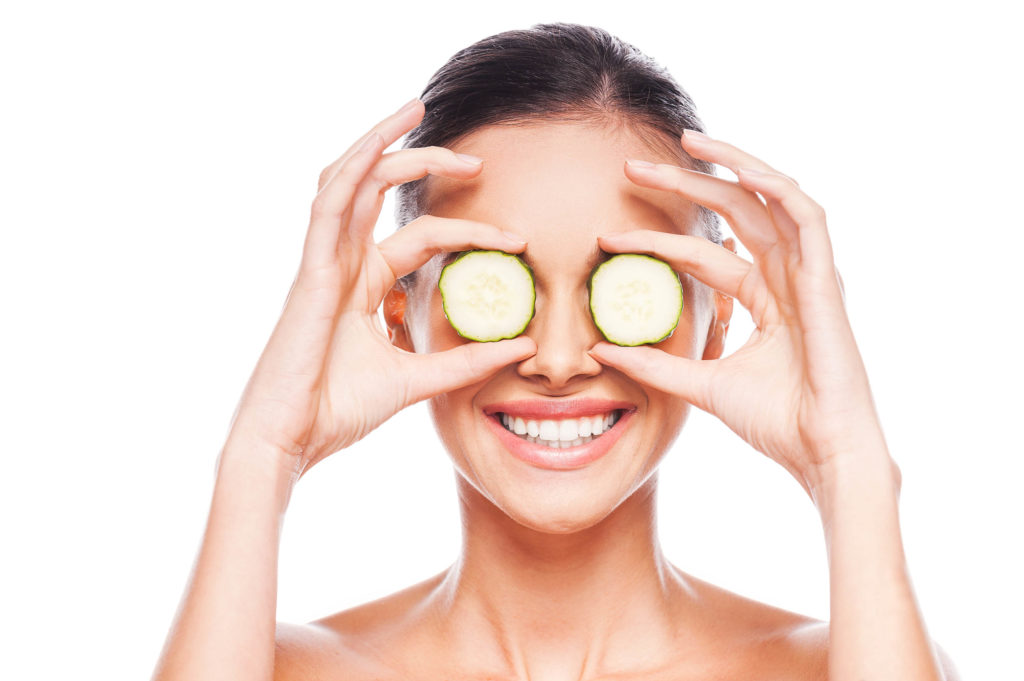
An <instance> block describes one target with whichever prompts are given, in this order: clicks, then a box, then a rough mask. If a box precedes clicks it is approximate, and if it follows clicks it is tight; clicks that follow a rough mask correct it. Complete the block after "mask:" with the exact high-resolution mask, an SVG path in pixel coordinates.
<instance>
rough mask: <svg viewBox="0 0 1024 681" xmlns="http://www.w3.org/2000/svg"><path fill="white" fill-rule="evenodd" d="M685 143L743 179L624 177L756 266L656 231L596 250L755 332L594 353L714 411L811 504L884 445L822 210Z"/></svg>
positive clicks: (756, 165)
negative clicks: (839, 461)
mask: <svg viewBox="0 0 1024 681" xmlns="http://www.w3.org/2000/svg"><path fill="white" fill-rule="evenodd" d="M683 145H684V148H685V150H686V151H687V152H688V153H689V154H690V155H691V156H693V157H695V158H700V159H704V160H707V161H710V162H712V163H716V164H718V165H721V166H724V167H727V168H729V169H731V170H732V171H733V172H735V173H736V174H737V177H738V178H739V182H732V181H729V180H725V179H722V178H718V177H714V176H712V175H708V174H706V173H701V172H697V171H693V170H688V169H684V168H680V167H678V166H674V165H670V164H657V165H655V166H653V167H644V166H642V165H637V164H635V163H628V162H627V163H626V176H627V177H628V178H629V179H630V180H631V181H633V182H634V183H636V184H638V185H640V186H643V187H649V188H652V189H661V190H665V191H670V192H674V193H676V194H679V195H681V196H683V197H684V198H686V199H689V200H690V201H693V202H695V203H697V204H700V205H703V206H706V207H708V208H710V209H711V210H714V211H715V212H716V213H718V214H720V215H722V216H723V217H724V218H725V219H726V220H727V221H728V222H729V224H730V225H731V226H732V228H733V231H734V232H735V233H736V236H737V237H739V239H740V241H742V242H743V244H744V245H745V246H746V247H747V249H748V250H749V251H750V253H751V255H752V256H753V259H754V262H748V261H747V260H745V259H744V258H741V257H740V256H738V255H736V254H735V253H733V252H731V251H730V250H728V249H727V248H724V247H722V246H719V245H718V244H715V243H712V242H710V241H708V240H706V239H704V238H703V237H698V236H689V235H678V234H668V233H664V232H657V231H651V230H636V231H630V232H622V233H616V234H614V235H613V236H607V237H605V236H602V237H600V240H599V245H600V246H601V248H602V249H603V250H605V251H607V252H611V253H648V254H651V255H654V256H656V257H658V258H661V259H663V260H665V261H666V262H668V263H669V264H670V265H671V266H672V267H673V269H675V270H677V271H680V272H687V273H689V274H691V275H693V276H694V277H696V278H697V279H699V280H700V281H702V282H704V283H706V284H707V285H708V286H711V287H712V288H714V289H716V290H718V291H719V292H721V293H724V294H726V295H728V296H731V297H733V298H735V299H736V300H738V301H739V302H740V304H741V305H743V307H744V308H746V309H747V310H748V311H749V312H750V314H751V317H752V318H753V321H754V323H755V324H756V326H757V328H756V329H755V331H754V332H753V334H752V335H751V336H750V339H749V340H748V341H747V342H746V343H745V344H744V345H743V347H741V348H740V349H739V350H737V351H736V352H734V353H732V354H731V355H728V356H726V357H724V358H722V359H715V360H699V359H689V358H684V357H679V356H676V355H673V354H669V353H667V352H665V351H663V350H660V349H658V348H656V347H651V346H640V347H620V346H617V345H613V344H611V343H605V342H601V343H598V344H597V345H595V346H594V348H593V349H592V350H591V355H592V356H593V357H595V358H596V359H597V360H598V361H600V362H601V363H603V364H606V365H609V366H611V367H614V368H616V369H619V370H621V371H623V372H624V373H626V374H627V375H629V376H631V377H633V378H635V379H636V380H639V381H641V382H642V383H645V384H647V385H650V386H652V387H654V388H656V389H658V390H661V391H664V392H668V393H672V394H676V395H679V396H681V397H683V398H684V399H686V400H687V401H688V402H691V403H692V404H694V405H696V406H697V407H699V408H701V409H703V410H704V411H707V412H709V413H711V414H714V415H715V416H717V417H718V418H720V419H721V420H722V421H723V422H724V423H725V424H726V425H727V426H729V428H731V429H732V430H733V431H734V432H736V433H737V434H738V435H739V436H740V437H742V438H743V439H744V440H746V441H747V442H748V443H750V444H751V445H752V446H753V447H754V448H755V449H757V450H758V451H760V452H762V453H763V454H765V455H767V456H768V457H770V458H772V459H773V460H775V461H777V462H778V463H780V464H781V465H783V466H784V467H785V468H786V469H787V470H789V471H790V473H792V474H793V475H794V477H796V479H797V480H798V481H799V482H800V483H801V485H803V487H804V489H806V490H807V491H808V493H809V494H811V496H812V498H815V497H816V495H815V492H814V490H815V488H816V487H817V486H818V483H819V482H820V481H821V479H822V474H823V470H824V467H825V466H827V465H828V464H829V462H830V461H831V460H833V459H834V458H835V457H838V456H841V455H842V454H843V453H844V452H849V453H851V454H852V453H854V452H857V451H860V450H861V449H862V446H863V444H864V443H865V442H866V441H868V442H872V443H875V442H879V441H880V440H879V438H880V437H881V426H880V424H879V422H878V417H877V414H876V411H875V407H874V402H873V400H872V397H871V390H870V387H869V385H868V377H867V373H866V371H865V369H864V363H863V361H862V360H861V357H860V353H859V352H858V350H857V345H856V343H855V341H854V338H853V331H852V330H851V328H850V323H849V320H848V318H847V316H846V308H845V303H844V292H843V286H842V282H841V280H840V278H839V273H838V270H837V269H836V267H835V263H834V261H833V257H832V245H831V243H830V241H829V237H828V231H827V228H826V225H825V213H824V211H823V210H822V208H821V206H819V205H818V204H817V203H815V202H814V201H813V200H812V199H811V198H810V197H809V196H807V194H805V193H804V192H803V191H802V190H801V189H800V188H799V186H798V185H797V183H796V182H795V181H793V180H792V179H791V178H789V177H788V176H786V175H783V174H782V173H780V172H778V171H776V170H775V169H773V168H771V167H770V166H768V165H767V164H766V163H764V162H763V161H760V160H758V159H757V158H754V157H753V156H751V155H750V154H747V153H745V152H743V151H741V150H740V149H737V148H736V147H734V146H732V145H730V144H726V143H724V142H721V141H718V140H712V139H710V138H706V137H704V138H702V137H700V136H691V133H689V132H688V133H687V134H685V135H684V136H683ZM761 197H763V199H764V201H762V199H761ZM859 448H860V449H859Z"/></svg>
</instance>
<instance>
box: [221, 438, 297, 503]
mask: <svg viewBox="0 0 1024 681" xmlns="http://www.w3.org/2000/svg"><path fill="white" fill-rule="evenodd" d="M300 463H301V460H300V458H299V457H297V456H292V455H289V454H286V453H284V452H282V451H281V449H280V448H278V447H274V446H272V445H269V444H267V443H265V442H259V441H251V440H247V439H245V438H243V437H236V436H233V435H232V436H229V437H228V439H227V441H226V442H225V443H224V447H223V448H222V449H221V451H220V455H219V457H218V459H217V468H216V476H217V481H218V482H217V484H222V483H223V482H225V481H226V482H228V484H230V482H231V481H235V480H238V481H240V482H241V484H243V485H244V486H245V487H246V489H247V490H248V491H251V492H253V493H257V494H263V495H265V496H270V497H271V498H272V500H273V503H274V507H275V508H276V509H277V511H278V512H279V513H284V511H285V510H286V509H287V507H288V501H289V500H290V499H291V493H292V489H293V488H294V486H295V483H296V482H297V481H298V479H299V474H300V470H299V465H300Z"/></svg>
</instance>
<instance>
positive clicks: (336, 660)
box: [274, 573, 444, 681]
mask: <svg viewBox="0 0 1024 681" xmlns="http://www.w3.org/2000/svg"><path fill="white" fill-rule="evenodd" d="M443 574H444V573H441V574H439V575H435V576H434V577H431V578H429V579H426V580H424V581H422V582H419V583H417V584H414V585H412V586H410V587H407V588H405V589H402V590H401V591H397V592H395V593H393V594H390V595H388V596H384V597H383V598H378V599H376V600H372V601H369V602H367V603H363V604H361V605H357V606H355V607H352V608H349V609H346V610H342V611H340V612H338V613H335V614H333V615H329V616H327V617H323V618H321V619H318V620H315V621H313V622H309V623H307V624H289V623H285V622H278V623H277V632H276V642H275V657H274V680H275V681H293V680H294V681H307V680H308V679H311V678H315V679H322V680H323V681H335V680H336V681H358V680H359V679H364V678H365V679H377V680H381V679H389V678H391V677H396V678H397V677H398V676H402V673H401V671H400V669H401V667H402V666H403V665H402V664H401V660H402V659H404V658H405V657H407V655H406V654H405V653H406V652H407V651H406V650H405V648H407V647H409V646H410V645H413V644H414V643H415V641H414V639H415V630H416V627H415V615H416V611H417V606H418V605H419V604H421V603H423V602H424V600H425V599H426V597H427V596H428V595H429V594H430V592H431V591H433V589H434V588H436V586H437V584H438V583H439V582H440V579H441V578H442V576H443Z"/></svg>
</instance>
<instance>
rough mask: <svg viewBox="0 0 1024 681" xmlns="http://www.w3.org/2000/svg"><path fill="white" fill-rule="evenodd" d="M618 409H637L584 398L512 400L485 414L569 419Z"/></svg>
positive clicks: (490, 406) (628, 404)
mask: <svg viewBox="0 0 1024 681" xmlns="http://www.w3.org/2000/svg"><path fill="white" fill-rule="evenodd" d="M616 409H625V410H627V411H628V410H631V409H636V405H635V404H633V403H632V402H624V401H622V400H609V399H601V398H596V397H583V398H577V399H571V400H510V401H507V402H494V403H492V404H488V405H486V406H485V407H484V413H485V414H487V415H488V416H493V415H494V414H497V413H499V412H500V413H504V414H509V415H511V416H520V417H522V418H529V419H567V418H574V417H578V416H597V415H598V414H607V413H608V412H610V411H615V410H616Z"/></svg>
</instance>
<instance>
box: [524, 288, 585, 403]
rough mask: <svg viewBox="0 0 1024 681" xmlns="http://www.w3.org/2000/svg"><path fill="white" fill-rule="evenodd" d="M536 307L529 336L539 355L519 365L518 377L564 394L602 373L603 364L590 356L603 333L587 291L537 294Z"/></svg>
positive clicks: (565, 289)
mask: <svg viewBox="0 0 1024 681" xmlns="http://www.w3.org/2000/svg"><path fill="white" fill-rule="evenodd" d="M536 305H537V307H536V312H535V314H534V317H533V319H532V320H531V321H530V325H529V326H528V327H527V328H526V335H527V336H529V337H530V338H532V339H533V341H534V342H535V343H536V344H537V353H536V354H535V355H533V356H532V357H530V358H528V359H526V360H524V361H523V362H520V364H519V368H518V372H519V375H521V376H523V377H525V378H530V379H533V380H535V381H539V382H541V383H542V384H543V385H544V387H545V388H546V389H548V390H563V389H565V388H566V387H568V386H572V385H573V384H574V383H579V382H580V381H583V380H585V379H586V378H588V377H591V376H596V375H597V374H599V373H601V369H602V365H601V363H600V362H598V361H597V360H596V359H594V358H593V357H591V356H590V355H589V354H587V350H589V349H590V348H592V347H594V344H595V343H597V342H598V341H599V340H600V339H601V333H600V331H598V329H597V327H596V326H594V320H593V318H592V317H591V316H590V304H589V301H588V300H587V293H586V291H585V290H584V291H583V292H582V293H579V292H576V291H573V288H572V287H561V288H559V289H556V293H555V294H554V295H551V296H547V295H541V293H540V292H538V294H537V301H536Z"/></svg>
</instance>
